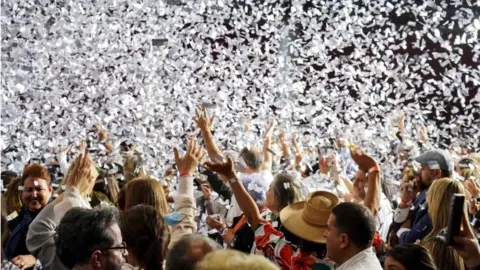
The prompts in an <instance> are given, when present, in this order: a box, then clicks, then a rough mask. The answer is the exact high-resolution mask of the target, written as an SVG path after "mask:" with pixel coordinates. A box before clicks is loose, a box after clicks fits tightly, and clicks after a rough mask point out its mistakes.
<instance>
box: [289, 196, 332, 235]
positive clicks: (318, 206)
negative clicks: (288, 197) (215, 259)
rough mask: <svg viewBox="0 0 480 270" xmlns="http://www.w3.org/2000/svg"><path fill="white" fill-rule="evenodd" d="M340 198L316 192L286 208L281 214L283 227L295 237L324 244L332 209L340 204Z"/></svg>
mask: <svg viewBox="0 0 480 270" xmlns="http://www.w3.org/2000/svg"><path fill="white" fill-rule="evenodd" d="M339 202H340V201H339V199H338V197H337V196H336V195H335V194H333V193H330V192H327V191H315V192H312V193H310V195H308V197H307V199H306V200H305V201H303V202H298V203H294V204H291V205H289V206H287V207H285V208H284V209H283V210H282V211H281V212H280V220H281V222H282V225H283V226H284V227H285V228H286V229H287V230H288V231H289V232H291V233H293V234H294V235H296V236H298V237H300V238H302V239H305V240H307V241H310V242H314V243H320V244H324V243H326V242H327V239H326V238H325V237H324V236H323V234H324V233H325V231H326V230H327V221H328V218H329V216H330V213H331V212H332V208H333V207H335V205H337V204H338V203H339Z"/></svg>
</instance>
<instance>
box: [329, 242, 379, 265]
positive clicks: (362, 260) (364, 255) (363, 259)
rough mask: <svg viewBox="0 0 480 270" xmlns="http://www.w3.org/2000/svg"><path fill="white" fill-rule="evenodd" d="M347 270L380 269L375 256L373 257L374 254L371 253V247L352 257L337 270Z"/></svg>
mask: <svg viewBox="0 0 480 270" xmlns="http://www.w3.org/2000/svg"><path fill="white" fill-rule="evenodd" d="M347 269H357V270H359V269H368V270H377V269H378V270H380V269H382V267H381V265H380V262H379V261H378V259H377V256H376V255H375V253H373V250H372V247H369V248H367V249H364V250H363V251H361V252H359V253H357V254H356V255H355V256H353V257H352V258H350V259H349V260H348V261H346V262H344V263H343V264H342V265H340V267H338V268H337V270H347Z"/></svg>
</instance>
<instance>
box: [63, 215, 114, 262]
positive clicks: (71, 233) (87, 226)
mask: <svg viewBox="0 0 480 270" xmlns="http://www.w3.org/2000/svg"><path fill="white" fill-rule="evenodd" d="M118 220H119V214H118V210H117V209H116V208H113V207H99V208H95V209H85V208H79V207H74V208H72V209H70V210H69V211H68V212H67V213H66V214H65V216H64V217H63V218H62V220H61V221H60V224H59V225H58V226H57V229H56V231H57V233H56V236H55V246H56V254H57V257H58V258H59V259H60V261H61V262H62V263H63V265H64V266H65V267H66V268H68V269H71V268H73V267H74V266H78V265H84V264H86V263H88V262H89V260H90V257H91V255H92V253H93V252H94V251H96V250H101V249H105V248H109V247H111V246H113V244H114V243H115V239H114V237H113V235H112V234H111V232H110V231H109V230H106V229H105V228H107V227H109V226H111V225H113V224H117V223H118Z"/></svg>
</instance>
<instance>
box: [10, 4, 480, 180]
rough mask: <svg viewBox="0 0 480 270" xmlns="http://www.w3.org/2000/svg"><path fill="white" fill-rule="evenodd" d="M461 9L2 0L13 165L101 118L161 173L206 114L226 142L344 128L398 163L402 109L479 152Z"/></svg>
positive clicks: (411, 119)
mask: <svg viewBox="0 0 480 270" xmlns="http://www.w3.org/2000/svg"><path fill="white" fill-rule="evenodd" d="M439 2H442V4H438V3H439ZM444 2H448V4H446V3H444ZM457 2H458V3H457ZM457 2H456V1H412V0H405V1H398V0H390V1H385V0H371V1H355V3H354V1H348V0H347V1H320V2H318V1H313V2H310V1H302V0H291V1H273V0H272V1H251V0H243V1H226V0H225V1H221V0H203V1H180V0H177V1H175V0H164V1H161V0H145V1H139V0H137V1H124V0H94V1H83V0H77V1H63V0H57V1H53V0H16V1H2V7H1V8H2V9H1V12H2V14H1V22H2V29H1V30H2V31H1V34H2V70H1V74H2V90H3V91H2V108H1V116H2V125H1V139H2V169H10V170H17V171H19V170H21V168H23V164H24V163H25V162H26V161H28V160H29V159H30V158H33V157H37V158H38V157H41V156H43V157H47V158H48V157H49V156H52V153H54V151H56V149H57V148H58V147H61V146H65V145H67V144H69V143H72V142H77V141H79V140H81V139H84V138H86V137H88V136H89V134H92V132H91V131H92V130H93V126H94V125H95V124H97V123H100V124H101V125H102V126H104V127H105V129H106V130H107V131H108V132H109V133H110V134H111V135H112V137H113V138H114V139H115V140H116V141H117V142H118V143H120V142H121V141H123V140H126V139H130V140H132V141H134V142H135V143H136V144H138V145H139V147H140V152H143V154H144V156H145V158H146V163H147V165H148V166H149V167H150V168H156V169H157V170H159V171H161V170H163V169H164V165H165V163H166V161H167V160H169V161H171V160H172V159H173V158H172V157H173V154H172V147H174V146H179V145H184V142H182V140H184V139H185V136H184V135H189V134H193V131H194V127H193V121H192V120H191V119H192V116H193V114H194V109H195V107H196V106H197V105H201V104H203V105H204V106H207V107H210V108H211V109H210V110H211V111H212V112H213V113H215V114H216V116H217V121H216V124H215V137H216V140H217V141H218V142H220V143H219V144H220V145H222V148H223V146H226V145H230V146H232V145H233V146H235V147H238V146H240V145H245V144H256V143H257V141H261V140H260V139H259V138H258V137H255V136H251V137H253V138H252V139H249V141H247V142H245V139H244V138H246V137H245V136H244V135H243V134H242V132H241V130H242V123H243V122H244V121H245V119H252V126H251V128H252V129H253V132H254V133H256V134H259V135H260V134H261V133H260V131H262V132H263V130H264V128H265V126H266V123H267V119H268V118H270V117H272V116H275V117H276V118H277V119H278V121H279V122H280V128H279V129H283V130H286V131H287V132H292V131H295V130H297V131H298V132H299V133H306V132H308V133H309V134H310V136H307V137H306V138H305V142H304V143H305V145H306V146H313V145H316V144H317V143H318V142H319V140H320V139H321V138H326V137H331V136H333V135H334V134H336V133H337V132H346V133H348V134H350V138H352V139H353V141H354V142H357V143H359V144H361V145H362V146H363V147H366V148H375V149H372V150H371V152H375V153H386V152H388V151H389V143H390V139H391V138H388V136H387V135H388V133H389V132H390V131H391V130H390V128H389V127H388V123H387V117H386V116H387V115H388V114H390V113H392V112H393V111H395V110H397V109H398V108H403V110H404V111H405V112H406V115H407V122H408V125H407V127H406V129H407V130H413V129H414V128H413V125H415V124H418V123H424V124H425V125H426V126H427V128H428V131H429V135H430V137H431V138H433V140H434V143H438V144H441V143H444V142H448V143H453V142H461V143H463V144H465V145H469V146H470V147H473V148H478V147H479V146H478V137H479V134H480V132H479V126H480V120H479V118H480V115H479V113H480V112H479V111H480V110H479V104H480V91H478V90H479V88H480V69H479V65H478V64H479V62H480V43H479V39H478V38H479V32H480V6H479V2H478V1H469V0H466V1H463V2H462V1H457ZM315 3H317V4H315ZM249 138H250V137H249ZM227 143H229V144H227ZM367 152H369V150H367Z"/></svg>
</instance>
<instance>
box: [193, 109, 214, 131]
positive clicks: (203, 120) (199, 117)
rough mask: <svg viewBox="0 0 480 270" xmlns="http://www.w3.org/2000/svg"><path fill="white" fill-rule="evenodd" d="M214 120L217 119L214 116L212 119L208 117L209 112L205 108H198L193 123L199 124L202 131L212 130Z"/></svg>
mask: <svg viewBox="0 0 480 270" xmlns="http://www.w3.org/2000/svg"><path fill="white" fill-rule="evenodd" d="M214 119H215V116H212V118H210V117H209V116H208V111H207V109H206V108H203V109H200V108H198V109H197V110H196V115H195V117H193V121H195V123H197V126H198V128H200V130H202V131H210V130H212V127H213V120H214Z"/></svg>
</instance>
